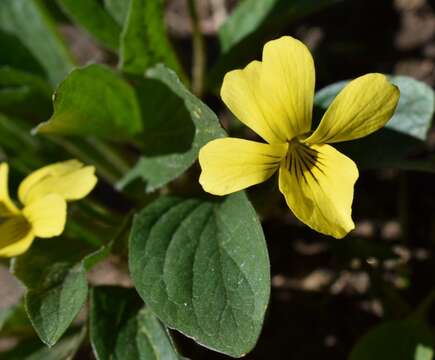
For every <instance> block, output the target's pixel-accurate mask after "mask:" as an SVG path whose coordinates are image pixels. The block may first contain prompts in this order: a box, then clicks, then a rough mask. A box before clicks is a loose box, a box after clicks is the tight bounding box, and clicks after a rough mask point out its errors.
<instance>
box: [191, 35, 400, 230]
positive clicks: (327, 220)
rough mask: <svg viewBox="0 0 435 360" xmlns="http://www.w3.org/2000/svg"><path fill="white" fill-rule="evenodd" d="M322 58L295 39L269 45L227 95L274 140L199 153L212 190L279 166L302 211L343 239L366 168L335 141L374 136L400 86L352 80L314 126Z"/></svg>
mask: <svg viewBox="0 0 435 360" xmlns="http://www.w3.org/2000/svg"><path fill="white" fill-rule="evenodd" d="M314 82H315V72H314V62H313V58H312V56H311V54H310V52H309V50H308V49H307V48H306V47H305V45H304V44H303V43H301V42H300V41H298V40H296V39H294V38H291V37H289V36H285V37H281V38H279V39H276V40H273V41H270V42H268V43H267V44H266V45H265V46H264V49H263V60H262V61H261V62H260V61H253V62H251V63H250V64H248V65H247V66H246V67H245V68H244V69H243V70H234V71H230V72H229V73H227V74H226V76H225V78H224V81H223V85H222V89H221V96H222V99H223V101H224V102H225V104H226V105H227V106H228V107H229V108H230V109H231V111H232V112H233V113H234V114H235V115H236V116H237V117H238V119H239V120H240V121H242V122H243V123H244V124H245V125H247V126H249V127H250V128H251V129H252V130H253V131H255V132H256V133H257V134H258V135H260V136H261V137H262V138H263V139H264V140H265V141H266V142H267V144H264V143H258V142H255V141H248V140H242V139H236V138H224V139H217V140H213V141H211V142H209V143H208V144H206V145H205V146H204V147H203V148H202V149H201V151H200V153H199V162H200V165H201V168H202V173H201V176H200V179H199V181H200V183H201V185H202V187H203V188H204V190H205V191H207V192H209V193H211V194H215V195H226V194H229V193H232V192H235V191H239V190H241V189H244V188H247V187H249V186H251V185H254V184H258V183H260V182H263V181H265V180H267V179H268V178H270V177H271V176H272V175H273V174H274V173H275V171H277V170H278V169H279V189H280V191H281V192H282V194H283V195H284V197H285V199H286V202H287V205H288V206H289V208H290V209H291V210H292V211H293V213H294V214H295V216H296V217H297V218H298V219H299V220H301V221H302V222H304V223H305V224H307V225H308V226H310V227H311V228H313V229H315V230H317V231H319V232H321V233H324V234H328V235H332V236H334V237H336V238H342V237H344V236H345V235H346V234H347V233H348V232H349V231H351V230H352V229H353V228H354V227H355V226H354V223H353V221H352V216H351V212H352V200H353V188H354V184H355V182H356V180H357V178H358V169H357V167H356V165H355V163H354V162H353V161H352V160H351V159H349V158H348V157H346V156H344V155H343V154H341V153H340V152H339V151H337V150H335V149H334V148H333V147H332V146H330V145H327V144H330V143H335V142H339V141H347V140H352V139H357V138H361V137H363V136H366V135H368V134H370V133H372V132H374V131H376V130H378V129H379V128H381V127H382V126H384V125H385V123H386V122H387V121H388V120H389V119H390V117H391V116H392V115H393V113H394V111H395V109H396V106H397V102H398V100H399V96H400V94H399V90H398V89H397V88H396V87H395V86H394V85H392V84H391V83H390V82H389V81H388V79H387V78H386V77H385V76H384V75H382V74H367V75H364V76H361V77H359V78H357V79H355V80H353V81H351V82H350V83H349V84H348V85H347V86H346V87H345V88H344V89H343V90H342V91H341V92H340V93H339V94H338V96H337V97H336V98H335V99H334V101H333V102H332V104H331V105H330V107H329V108H328V110H327V111H326V113H325V114H324V116H323V118H322V120H321V122H320V124H319V126H318V127H317V129H315V130H314V131H312V130H311V125H312V124H311V117H312V109H313V98H314Z"/></svg>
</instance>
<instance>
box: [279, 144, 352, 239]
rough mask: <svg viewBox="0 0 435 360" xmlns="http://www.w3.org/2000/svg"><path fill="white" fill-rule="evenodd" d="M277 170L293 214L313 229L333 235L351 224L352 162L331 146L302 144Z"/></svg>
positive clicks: (343, 232) (340, 234) (341, 231)
mask: <svg viewBox="0 0 435 360" xmlns="http://www.w3.org/2000/svg"><path fill="white" fill-rule="evenodd" d="M291 153H292V154H293V156H291V158H290V159H286V160H287V161H286V164H284V163H283V165H282V166H281V168H280V171H279V188H280V190H281V192H282V193H283V194H284V196H285V199H286V202H287V205H288V206H289V208H290V209H291V210H292V211H293V213H294V214H295V216H296V217H297V218H298V219H299V220H301V221H302V222H304V223H305V224H307V225H308V226H310V227H311V228H313V229H314V230H316V231H318V232H320V233H323V234H327V235H331V236H333V237H335V238H342V237H344V236H345V235H346V234H347V233H348V232H349V231H351V230H352V229H353V228H354V223H353V221H352V216H351V215H352V200H353V188H354V184H355V182H356V180H357V178H358V169H357V167H356V165H355V163H354V162H353V161H352V160H351V159H349V158H348V157H346V156H344V155H343V154H341V153H340V152H338V151H337V150H335V149H334V148H333V147H332V146H329V145H313V146H311V147H308V146H304V145H301V146H300V147H299V148H298V149H296V152H293V151H292V152H291Z"/></svg>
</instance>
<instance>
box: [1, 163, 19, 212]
mask: <svg viewBox="0 0 435 360" xmlns="http://www.w3.org/2000/svg"><path fill="white" fill-rule="evenodd" d="M8 177H9V165H8V164H7V163H1V164H0V217H8V216H11V215H13V214H17V213H18V209H17V207H16V206H15V204H14V203H13V202H12V200H11V198H10V197H9V188H8Z"/></svg>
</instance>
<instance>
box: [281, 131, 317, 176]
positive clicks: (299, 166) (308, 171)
mask: <svg viewBox="0 0 435 360" xmlns="http://www.w3.org/2000/svg"><path fill="white" fill-rule="evenodd" d="M284 161H285V167H286V168H287V169H288V170H289V171H290V173H292V174H294V175H295V176H296V177H297V179H298V180H301V179H303V180H304V181H305V182H307V176H311V177H312V178H313V179H314V180H316V177H315V175H314V173H313V170H314V169H318V170H319V171H321V172H322V170H321V169H320V167H319V165H321V164H320V162H319V152H318V151H316V150H315V149H313V148H311V147H309V146H308V145H306V144H304V143H302V142H300V141H299V140H297V139H293V140H291V141H290V142H289V146H288V151H287V155H286V157H285V159H284ZM316 181H317V180H316Z"/></svg>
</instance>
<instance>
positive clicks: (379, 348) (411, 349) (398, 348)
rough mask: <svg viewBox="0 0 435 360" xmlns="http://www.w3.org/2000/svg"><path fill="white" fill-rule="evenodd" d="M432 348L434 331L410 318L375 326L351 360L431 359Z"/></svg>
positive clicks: (357, 347) (417, 320) (354, 350)
mask: <svg viewBox="0 0 435 360" xmlns="http://www.w3.org/2000/svg"><path fill="white" fill-rule="evenodd" d="M433 346H434V343H433V336H432V331H431V329H430V328H429V327H428V326H427V325H426V324H425V323H424V322H423V321H422V320H420V319H418V318H415V317H411V318H408V319H406V320H401V321H391V322H386V323H383V324H381V325H379V326H377V327H375V328H374V329H373V330H371V331H370V332H369V333H367V334H366V335H364V336H363V337H362V338H361V340H360V341H359V342H358V343H357V344H356V345H355V347H354V348H353V350H352V352H351V354H350V357H349V360H385V359H397V360H432V359H433Z"/></svg>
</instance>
